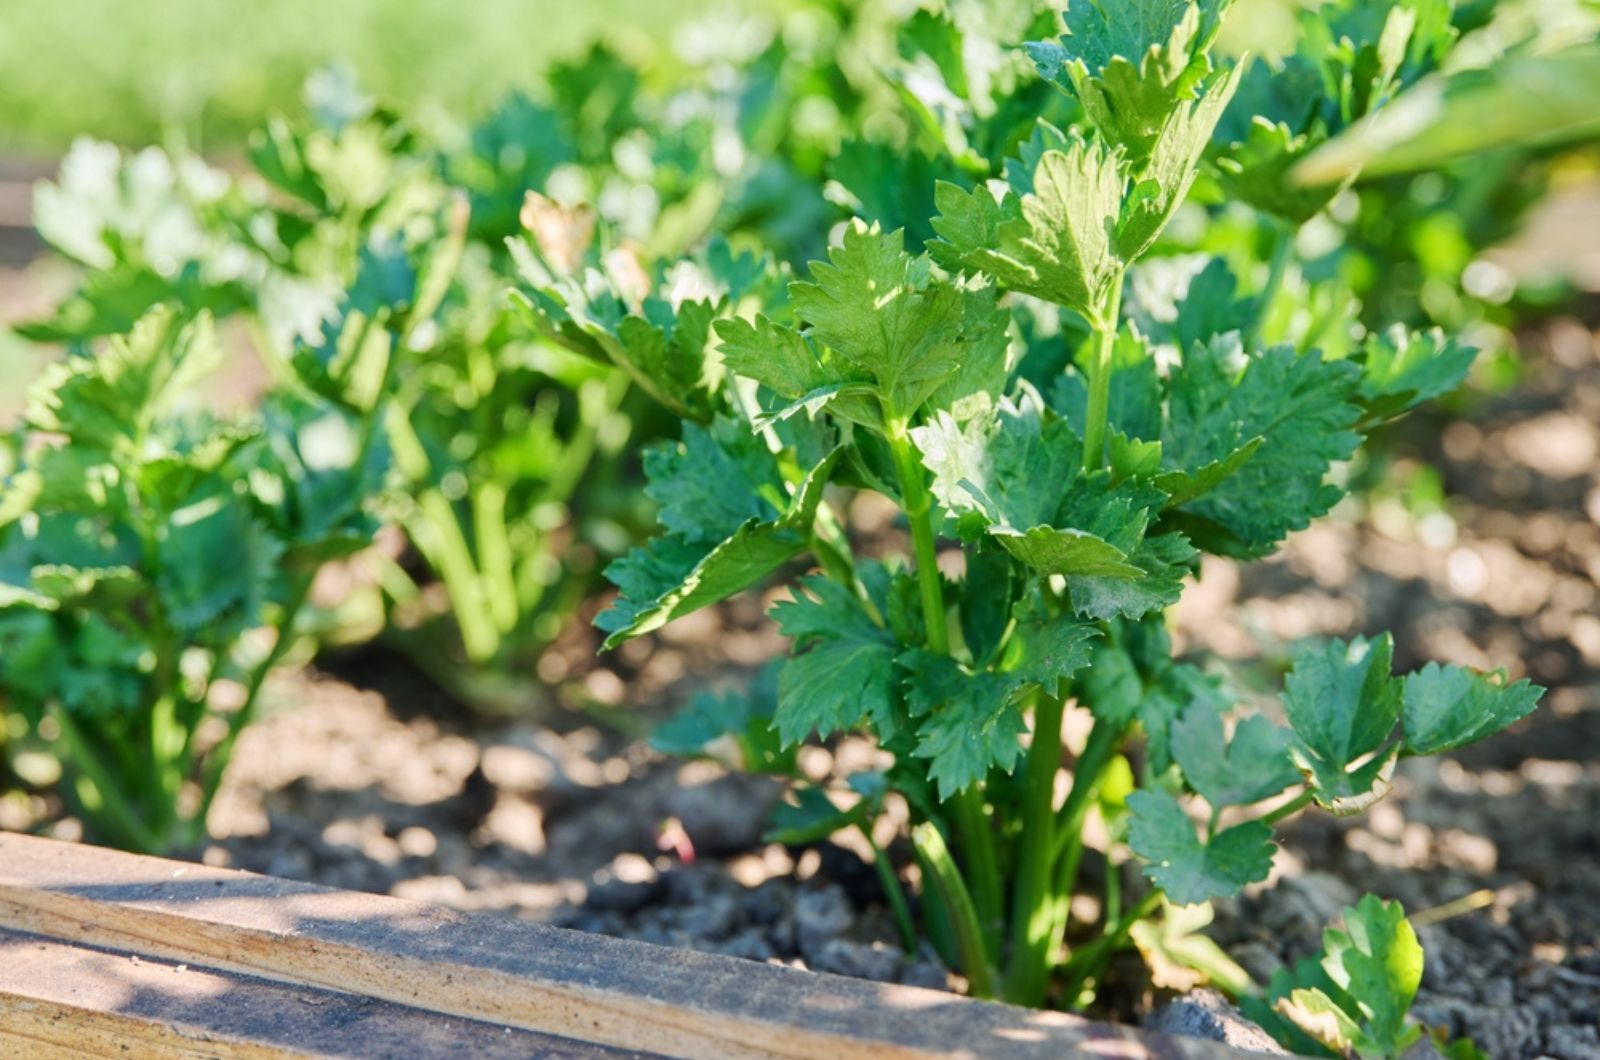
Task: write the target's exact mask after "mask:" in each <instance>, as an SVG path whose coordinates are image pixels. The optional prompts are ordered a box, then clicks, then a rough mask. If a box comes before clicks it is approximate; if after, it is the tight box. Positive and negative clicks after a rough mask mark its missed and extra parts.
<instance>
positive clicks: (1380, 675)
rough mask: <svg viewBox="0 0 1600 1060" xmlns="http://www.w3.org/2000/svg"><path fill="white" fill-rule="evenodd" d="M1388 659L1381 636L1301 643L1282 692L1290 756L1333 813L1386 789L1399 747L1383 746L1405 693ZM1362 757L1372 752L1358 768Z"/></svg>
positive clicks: (1389, 649) (1388, 645)
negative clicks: (1292, 741) (1291, 739)
mask: <svg viewBox="0 0 1600 1060" xmlns="http://www.w3.org/2000/svg"><path fill="white" fill-rule="evenodd" d="M1393 658H1394V645H1393V642H1392V641H1391V640H1390V638H1389V635H1388V634H1387V633H1385V634H1383V635H1381V636H1379V637H1375V638H1373V639H1371V640H1368V639H1366V638H1364V637H1357V638H1356V639H1354V640H1352V641H1348V642H1346V641H1340V640H1331V641H1328V642H1327V643H1326V644H1323V645H1321V646H1309V645H1308V646H1302V647H1301V648H1300V649H1299V650H1297V651H1296V652H1295V654H1294V668H1293V669H1292V670H1291V671H1290V673H1289V676H1288V679H1287V681H1286V682H1285V688H1284V697H1283V706H1284V711H1285V713H1286V714H1287V715H1288V717H1289V724H1290V725H1291V726H1293V728H1294V731H1295V735H1296V737H1298V742H1297V745H1296V747H1295V748H1294V750H1293V754H1294V756H1295V760H1296V763H1297V764H1298V765H1299V767H1300V769H1301V772H1302V773H1303V774H1304V776H1305V778H1306V781H1307V782H1308V783H1309V784H1310V785H1311V787H1312V790H1313V792H1314V793H1315V794H1316V797H1317V802H1318V803H1319V804H1321V805H1322V806H1324V807H1327V808H1328V809H1331V810H1334V811H1335V812H1355V811H1357V810H1359V809H1362V808H1364V807H1365V806H1366V805H1369V804H1370V803H1371V802H1372V801H1376V799H1377V798H1380V797H1382V795H1383V794H1384V793H1385V792H1386V791H1387V790H1388V774H1389V772H1390V771H1392V770H1393V768H1394V759H1395V756H1396V754H1397V753H1398V745H1392V746H1387V747H1386V746H1385V745H1386V744H1387V743H1388V741H1389V737H1390V736H1391V735H1392V734H1393V733H1394V730H1395V726H1396V725H1397V724H1398V723H1399V721H1400V713H1401V707H1402V703H1403V695H1404V685H1403V684H1402V683H1401V682H1400V681H1399V680H1398V679H1396V678H1395V677H1393V676H1392V675H1391V673H1390V666H1391V661H1392V659H1393ZM1380 751H1381V753H1377V752H1380ZM1368 755H1373V756H1374V757H1373V758H1372V759H1371V760H1370V761H1368V762H1366V763H1365V764H1362V765H1360V766H1358V765H1357V763H1358V762H1360V761H1361V759H1363V758H1365V757H1366V756H1368Z"/></svg>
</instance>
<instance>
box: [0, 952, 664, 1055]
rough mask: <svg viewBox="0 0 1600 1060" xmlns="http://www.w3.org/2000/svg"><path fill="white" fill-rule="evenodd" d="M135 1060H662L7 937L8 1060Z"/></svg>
mask: <svg viewBox="0 0 1600 1060" xmlns="http://www.w3.org/2000/svg"><path fill="white" fill-rule="evenodd" d="M129 1055H145V1056H149V1055H160V1056H170V1057H182V1058H191V1057H192V1058H196V1060H198V1058H202V1057H219V1058H223V1060H278V1058H282V1057H362V1056H385V1057H389V1056H393V1057H407V1058H423V1057H447V1056H471V1057H474V1058H477V1057H482V1058H485V1060H513V1058H516V1060H527V1058H538V1060H651V1058H652V1056H655V1054H646V1053H638V1052H632V1051H626V1050H620V1049H610V1048H607V1047H604V1046H597V1045H592V1044H589V1043H586V1042H574V1041H569V1040H566V1039H562V1038H555V1037H551V1036H549V1035H544V1034H538V1033H535V1032H532V1031H526V1030H514V1029H512V1028H509V1027H498V1026H494V1025H493V1024H488V1023H483V1022H480V1021H477V1020H464V1019H452V1018H448V1017H441V1016H439V1015H438V1014H437V1013H433V1012H424V1011H421V1010H418V1009H414V1008H408V1007H406V1006H403V1005H396V1004H393V1003H391V1002H387V1001H377V1000H374V999H372V998H366V997H357V996H354V995H351V994H341V993H335V992H333V991H328V990H318V989H314V988H312V987H303V986H293V985H290V984H287V983H277V982H271V981H269V980H265V979H259V978H256V977H254V976H246V975H239V974H237V973H232V972H220V971H215V970H213V969H210V968H199V967H194V966H191V965H187V964H181V963H180V964H174V963H172V962H170V961H161V960H155V959H151V958H147V957H139V956H134V955H131V954H127V953H110V952H107V951H105V950H96V949H91V948H89V947H86V946H77V945H73V944H71V943H66V942H61V941H58V940H56V939H47V938H43V937H41V936H38V935H26V934H22V933H19V932H15V931H7V930H4V929H0V1058H6V1060H9V1058H11V1057H18V1058H21V1057H28V1058H30V1060H31V1058H33V1057H52V1056H129Z"/></svg>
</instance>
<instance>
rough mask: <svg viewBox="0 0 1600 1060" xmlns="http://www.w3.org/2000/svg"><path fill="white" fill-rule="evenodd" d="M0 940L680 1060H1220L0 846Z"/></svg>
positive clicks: (770, 974) (934, 998) (145, 864)
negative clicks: (201, 971) (66, 945)
mask: <svg viewBox="0 0 1600 1060" xmlns="http://www.w3.org/2000/svg"><path fill="white" fill-rule="evenodd" d="M0 927H4V928H9V929H11V930H13V931H22V932H30V933H33V934H37V935H42V936H46V937H49V938H54V939H59V940H65V941H69V942H73V943H77V944H82V945H89V946H94V947H99V948H104V949H112V950H117V951H121V952H125V953H135V954H140V955H143V956H145V957H154V958H166V959H168V960H172V961H182V962H186V963H188V964H190V965H191V966H194V965H203V966H205V967H208V968H213V969H218V970H222V971H227V972H234V973H243V974H247V975H252V976H257V977H261V978H265V979H272V980H277V981H281V982H285V983H290V984H295V985H300V986H310V987H315V988H319V989H323V990H331V991H338V992H342V993H346V994H352V995H357V996H360V997H367V998H376V999H380V1000H384V1001H389V1002H394V1003H397V1004H400V1005H405V1006H409V1007H412V1008H416V1009H422V1010H425V1011H429V1012H433V1013H438V1014H442V1015H448V1016H454V1017H459V1018H466V1019H474V1020H481V1021H485V1022H488V1023H492V1024H496V1025H501V1026H509V1027H513V1028H518V1029H522V1030H528V1031H536V1032H541V1033H545V1034H552V1035H557V1036H560V1037H563V1038H569V1039H574V1040H578V1041H584V1042H592V1043H595V1044H599V1045H606V1046H612V1047H617V1048H624V1049H639V1050H646V1051H651V1052H656V1053H660V1054H663V1055H667V1056H678V1057H719V1058H721V1057H728V1058H735V1057H745V1058H758V1057H759V1058H770V1057H793V1058H803V1060H823V1058H826V1060H900V1058H904V1060H924V1058H930V1057H980V1056H994V1055H1004V1056H1006V1057H1016V1058H1018V1060H1033V1058H1039V1060H1044V1058H1050V1060H1057V1058H1061V1057H1070V1056H1084V1057H1117V1058H1127V1060H1136V1058H1146V1060H1166V1058H1174V1060H1176V1058H1190V1060H1223V1058H1236V1057H1243V1056H1246V1055H1249V1054H1245V1053H1241V1052H1239V1051H1237V1050H1233V1049H1230V1048H1227V1047H1224V1046H1221V1045H1218V1044H1216V1043H1211V1042H1201V1041H1195V1040H1190V1039H1180V1038H1172V1037H1167V1036H1165V1035H1159V1034H1153V1033H1149V1032H1144V1031H1140V1030H1136V1029H1133V1028H1127V1027H1120V1026H1114V1025H1108V1024H1102V1023H1095V1022H1091V1021H1088V1020H1084V1019H1081V1018H1078V1017H1075V1016H1069V1015H1065V1014H1061V1013H1048V1012H1036V1011H1031V1010H1026V1009H1020V1008H1014V1007H1011V1006H1006V1005H997V1004H989V1003H983V1002H974V1001H969V1000H966V999H963V998H959V997H956V996H954V995H950V994H945V993H941V992H938V991H931V990H921V989H916V988H912V987H904V986H895V985H888V984H882V983H868V982H864V981H859V980H851V979H844V978H841V977H837V976H830V975H818V974H813V973H809V972H802V971H798V970H795V969H790V968H783V967H778V966H775V965H766V964H757V963H754V962H750V961H741V960H737V959H734V958H729V957H719V956H715V955H710V954H701V953H693V952H689V951H684V950H676V949H667V948H662V947H656V946H650V945H647V944H644V943H636V942H628V941H623V940H618V939H609V938H604V937H601V936H596V935H588V934H584V933H581V932H573V931H564V930H561V929H557V928H550V927H545V926H542V925H537V924H528V923H523V922H519V921H512V920H508V919H503V918H492V917H473V916H467V915H464V914H460V913H455V912H451V911H447V910H443V909H438V908H434V907H431V906H426V905H421V904H418V903H414V902H406V901H402V900H399V899H393V898H385V897H380V896H376V895H363V894H353V893H350V892H343V891H335V890H330V889H327V888H321V887H316V886H313V885H310V884H304V883H294V882H289V881H284V880H277V879H273V878H271V877H265V876H256V875H253V874H249V873H242V872H234V871H230V870H224V869H213V868H207V867H205V866H201V865H192V864H183V863H178V862H172V861H164V860H161V859H156V858H144V857H135V856H131V855H126V854H119V853H115V852H111V851H105V850H99V849H96V848H93V847H86V846H79V845H74V844H62V843H56V842H52V841H49V840H42V839H35V838H31V837H25V836H15V835H0Z"/></svg>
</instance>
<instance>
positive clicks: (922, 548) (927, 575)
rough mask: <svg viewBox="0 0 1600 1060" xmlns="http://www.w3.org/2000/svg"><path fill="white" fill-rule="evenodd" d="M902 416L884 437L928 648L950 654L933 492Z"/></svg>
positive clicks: (941, 653)
mask: <svg viewBox="0 0 1600 1060" xmlns="http://www.w3.org/2000/svg"><path fill="white" fill-rule="evenodd" d="M906 426H907V425H906V422H905V421H904V420H897V421H891V422H890V423H889V426H888V431H887V435H886V437H887V438H888V442H889V451H890V453H892V454H893V456H894V466H895V472H896V474H897V475H898V476H899V479H900V494H901V502H902V503H903V504H904V506H905V513H906V521H907V522H908V523H910V524H911V544H912V548H913V550H914V552H915V554H916V558H917V590H918V592H919V593H920V594H921V599H922V617H923V619H924V620H925V622H926V624H927V627H928V634H927V635H928V650H929V651H931V652H933V653H935V654H936V655H949V654H950V625H949V622H948V621H947V619H946V618H945V608H944V578H943V576H942V575H941V574H940V573H939V555H938V548H937V547H936V543H935V538H934V532H933V517H932V513H933V495H932V494H930V493H929V492H928V480H927V476H926V474H925V473H924V472H923V469H922V465H921V463H919V462H918V460H917V454H916V450H915V448H914V447H913V446H912V444H911V436H910V434H908V433H907V430H906Z"/></svg>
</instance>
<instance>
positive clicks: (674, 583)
mask: <svg viewBox="0 0 1600 1060" xmlns="http://www.w3.org/2000/svg"><path fill="white" fill-rule="evenodd" d="M840 452H841V450H839V449H835V450H834V451H833V452H832V453H830V454H828V456H827V457H826V458H825V459H824V460H823V461H822V462H821V463H820V464H818V465H817V466H816V467H815V468H813V469H812V470H811V472H810V473H809V474H808V475H807V476H806V478H805V480H804V481H803V482H802V483H800V485H799V486H797V487H796V488H795V491H794V494H793V496H792V497H790V499H789V503H788V507H787V508H786V510H785V511H784V512H783V513H782V514H781V515H780V516H778V517H777V518H775V519H772V520H768V521H762V520H759V519H750V520H747V521H746V522H744V523H743V524H741V525H740V526H739V527H738V528H737V529H735V530H734V531H733V533H732V534H731V535H730V536H728V537H727V538H725V539H724V540H722V541H721V542H718V543H716V544H714V545H709V546H708V543H707V542H705V541H692V540H689V539H687V538H685V537H683V536H681V535H678V534H669V535H666V536H663V537H659V538H657V539H655V540H654V541H652V542H651V543H650V544H649V545H647V546H645V547H642V548H636V549H634V550H633V551H632V552H629V553H628V554H627V555H625V556H623V557H622V558H621V559H619V560H617V561H616V562H614V563H612V564H611V565H610V566H609V567H607V568H606V577H607V578H609V579H610V580H611V582H612V584H614V585H616V586H617V588H618V590H620V594H619V596H618V598H617V600H616V601H615V602H614V603H613V604H612V606H611V608H610V609H609V610H606V611H604V612H602V613H601V614H600V616H599V617H597V618H596V619H595V625H596V626H598V627H599V628H600V629H602V630H604V631H605V632H606V633H607V634H608V636H607V637H606V640H605V645H604V647H605V648H607V649H610V648H613V647H616V646H617V645H618V644H621V643H622V642H623V641H625V640H629V639H631V638H633V637H637V636H641V635H643V634H645V633H649V632H652V631H654V630H657V629H660V628H661V627H662V626H664V625H666V624H667V623H668V622H671V621H672V620H673V619H675V618H680V617H682V616H683V615H687V614H689V613H691V612H693V611H697V610H699V609H700V608H702V607H705V606H707V605H710V604H714V603H717V602H718V601H720V600H724V599H727V598H728V597H729V596H732V595H733V594H734V593H737V592H741V591H743V590H745V589H747V588H749V587H750V586H752V585H754V584H755V583H756V582H758V581H760V580H761V579H762V578H764V577H766V576H767V575H768V574H770V573H772V572H773V571H774V570H776V569H777V568H778V567H780V566H782V565H783V564H784V563H786V562H788V561H789V560H791V559H793V558H794V557H796V556H798V555H799V554H800V553H801V552H803V551H805V549H806V548H807V547H809V545H810V528H811V524H812V522H813V521H814V520H815V518H816V513H817V506H818V505H819V504H820V503H821V501H822V490H823V487H824V486H825V485H826V484H827V482H828V479H829V476H831V475H832V474H833V468H834V466H835V465H836V464H837V463H838V461H839V456H840Z"/></svg>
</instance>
